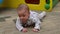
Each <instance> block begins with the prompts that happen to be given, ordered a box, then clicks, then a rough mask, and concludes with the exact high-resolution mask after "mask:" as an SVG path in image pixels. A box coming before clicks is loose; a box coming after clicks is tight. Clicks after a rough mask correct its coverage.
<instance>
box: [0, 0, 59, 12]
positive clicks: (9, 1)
mask: <svg viewBox="0 0 60 34" xmlns="http://www.w3.org/2000/svg"><path fill="white" fill-rule="evenodd" d="M58 1H59V0H3V3H2V4H0V7H7V8H17V7H18V5H19V4H27V5H28V6H29V8H30V10H38V11H51V10H52V8H53V7H54V6H55V5H56V4H57V3H58Z"/></svg>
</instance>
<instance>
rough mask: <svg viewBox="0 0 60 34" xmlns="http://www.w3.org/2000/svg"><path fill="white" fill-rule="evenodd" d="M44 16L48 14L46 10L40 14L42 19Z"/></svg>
mask: <svg viewBox="0 0 60 34" xmlns="http://www.w3.org/2000/svg"><path fill="white" fill-rule="evenodd" d="M44 16H46V12H45V11H43V12H42V13H40V14H39V19H42V18H43V17H44Z"/></svg>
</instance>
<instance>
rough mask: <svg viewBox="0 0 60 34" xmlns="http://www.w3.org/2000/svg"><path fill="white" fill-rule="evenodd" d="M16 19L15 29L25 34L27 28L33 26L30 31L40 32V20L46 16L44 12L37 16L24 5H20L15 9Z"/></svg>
mask: <svg viewBox="0 0 60 34" xmlns="http://www.w3.org/2000/svg"><path fill="white" fill-rule="evenodd" d="M17 13H18V16H19V17H18V18H17V21H16V28H17V29H18V30H19V31H22V32H27V31H28V30H27V28H26V27H27V26H30V25H33V24H35V25H34V28H33V29H32V31H34V32H38V31H40V24H41V19H42V18H43V17H44V16H46V12H45V11H43V12H42V13H40V14H38V13H37V12H34V11H30V10H29V7H28V6H27V5H26V4H21V5H19V6H18V8H17Z"/></svg>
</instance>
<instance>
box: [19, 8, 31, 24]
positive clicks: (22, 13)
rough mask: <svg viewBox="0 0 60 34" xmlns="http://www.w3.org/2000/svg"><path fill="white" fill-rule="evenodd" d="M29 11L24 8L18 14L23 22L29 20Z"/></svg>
mask: <svg viewBox="0 0 60 34" xmlns="http://www.w3.org/2000/svg"><path fill="white" fill-rule="evenodd" d="M28 12H29V11H28V10H24V9H22V10H20V11H18V15H19V18H20V20H21V21H22V23H26V22H27V20H28V18H29V15H30V14H29V13H28Z"/></svg>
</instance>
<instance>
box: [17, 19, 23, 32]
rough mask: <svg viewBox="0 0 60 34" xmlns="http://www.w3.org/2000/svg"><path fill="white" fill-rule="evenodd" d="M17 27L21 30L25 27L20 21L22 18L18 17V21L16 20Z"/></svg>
mask: <svg viewBox="0 0 60 34" xmlns="http://www.w3.org/2000/svg"><path fill="white" fill-rule="evenodd" d="M16 28H17V29H18V30H19V31H21V30H22V29H23V26H22V24H21V23H20V19H19V18H17V21H16Z"/></svg>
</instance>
